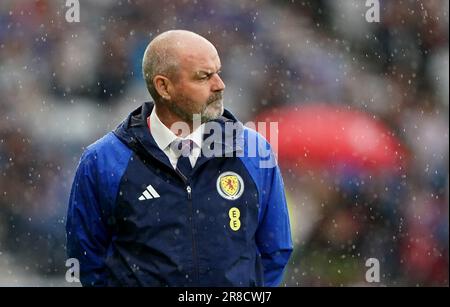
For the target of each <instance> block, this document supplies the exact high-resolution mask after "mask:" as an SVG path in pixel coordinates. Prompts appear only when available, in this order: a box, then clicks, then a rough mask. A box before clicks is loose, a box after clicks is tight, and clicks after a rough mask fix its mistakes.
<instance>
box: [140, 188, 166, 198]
mask: <svg viewBox="0 0 450 307" xmlns="http://www.w3.org/2000/svg"><path fill="white" fill-rule="evenodd" d="M159 197H161V196H159V194H158V192H156V191H155V189H154V188H153V187H152V185H151V184H149V185H148V186H147V189H146V190H145V191H144V192H142V195H141V196H140V197H139V200H147V199H152V198H159Z"/></svg>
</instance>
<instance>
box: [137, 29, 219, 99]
mask: <svg viewBox="0 0 450 307" xmlns="http://www.w3.org/2000/svg"><path fill="white" fill-rule="evenodd" d="M205 50H208V51H210V52H211V51H212V50H213V52H214V53H215V54H217V50H216V48H215V47H214V46H213V45H212V44H211V43H210V42H209V41H208V40H207V39H206V38H204V37H202V36H200V35H198V34H196V33H194V32H190V31H186V30H171V31H167V32H163V33H161V34H160V35H158V36H157V37H155V38H154V39H153V40H152V41H151V42H150V44H149V45H148V46H147V49H146V50H145V53H144V58H143V61H142V71H143V75H144V79H145V82H146V84H147V88H148V90H149V92H150V94H151V95H152V97H153V99H154V100H155V102H156V101H157V100H159V99H160V97H161V96H160V95H159V94H158V92H157V90H156V89H155V85H154V82H153V80H154V78H155V76H157V75H163V76H165V77H167V78H170V79H173V80H176V78H177V72H178V70H179V68H180V66H181V65H183V61H184V60H185V59H190V58H195V57H198V56H201V55H202V54H203V51H205Z"/></svg>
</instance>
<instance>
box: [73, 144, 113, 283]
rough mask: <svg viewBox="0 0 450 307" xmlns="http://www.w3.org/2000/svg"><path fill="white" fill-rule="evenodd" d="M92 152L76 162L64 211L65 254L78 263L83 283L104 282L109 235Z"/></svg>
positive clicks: (94, 157) (94, 156) (105, 279)
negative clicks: (67, 204)
mask: <svg viewBox="0 0 450 307" xmlns="http://www.w3.org/2000/svg"><path fill="white" fill-rule="evenodd" d="M96 160H97V159H96V155H95V153H93V152H85V153H84V154H83V156H82V157H81V160H80V163H79V165H78V168H77V171H76V175H75V179H74V182H73V185H72V190H71V193H70V199H69V207H68V213H67V223H66V233H67V255H68V257H69V258H76V259H77V260H78V261H79V263H80V281H81V283H82V285H83V286H102V285H106V281H107V271H106V267H105V259H106V253H107V250H108V246H109V244H110V234H109V233H108V230H107V227H106V225H105V222H104V220H103V219H102V209H101V208H102V204H101V203H100V201H99V194H98V191H99V186H98V184H99V182H98V176H97V169H96Z"/></svg>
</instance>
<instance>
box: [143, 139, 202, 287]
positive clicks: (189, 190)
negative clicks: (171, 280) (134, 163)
mask: <svg viewBox="0 0 450 307" xmlns="http://www.w3.org/2000/svg"><path fill="white" fill-rule="evenodd" d="M135 142H136V143H138V144H139V145H140V146H142V147H143V145H142V143H141V142H140V141H139V140H135ZM136 152H140V151H136ZM143 152H144V154H145V155H146V156H150V157H152V158H154V159H156V160H158V161H159V159H157V158H156V157H154V156H153V155H152V154H151V153H149V152H147V151H146V150H144V151H143ZM161 163H162V162H161ZM162 164H163V165H165V164H164V163H162ZM172 170H174V169H173V168H172ZM175 173H177V175H178V176H179V177H180V178H181V180H182V181H183V182H184V184H185V185H186V192H187V199H188V201H189V209H190V210H189V211H190V217H189V221H190V224H191V238H192V258H193V259H192V260H193V265H194V275H195V280H196V282H197V283H198V282H199V281H200V272H199V268H198V260H197V243H196V241H195V233H194V206H193V204H192V188H191V186H190V184H189V181H188V178H187V177H186V176H185V175H184V174H183V173H182V172H180V171H179V170H178V169H175Z"/></svg>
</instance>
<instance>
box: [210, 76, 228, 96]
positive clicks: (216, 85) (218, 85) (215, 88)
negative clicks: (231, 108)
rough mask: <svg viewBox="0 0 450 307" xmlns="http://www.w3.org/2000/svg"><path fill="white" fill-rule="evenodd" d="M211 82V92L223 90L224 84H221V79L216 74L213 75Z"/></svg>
mask: <svg viewBox="0 0 450 307" xmlns="http://www.w3.org/2000/svg"><path fill="white" fill-rule="evenodd" d="M212 81H213V83H212V87H211V90H212V91H213V92H221V91H223V90H224V89H225V83H223V81H222V79H221V78H220V76H219V75H218V74H214V76H213V77H212Z"/></svg>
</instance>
